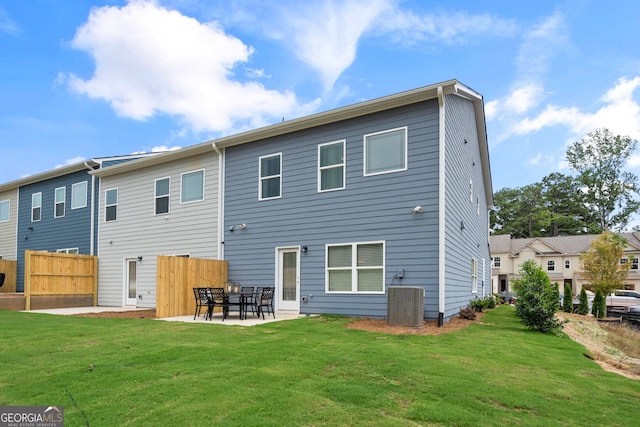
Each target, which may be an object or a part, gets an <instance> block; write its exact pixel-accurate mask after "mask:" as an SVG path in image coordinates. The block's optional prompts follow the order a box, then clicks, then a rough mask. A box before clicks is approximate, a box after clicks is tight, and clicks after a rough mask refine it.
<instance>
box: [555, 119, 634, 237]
mask: <svg viewBox="0 0 640 427" xmlns="http://www.w3.org/2000/svg"><path fill="white" fill-rule="evenodd" d="M637 144H638V141H636V140H634V139H631V138H630V137H628V136H620V135H614V134H612V133H611V132H610V131H609V130H608V129H596V130H595V131H593V132H591V133H589V134H588V135H587V136H586V137H584V138H583V139H582V140H581V141H576V142H574V143H573V144H572V145H571V146H570V147H569V148H568V150H567V161H568V162H569V165H570V166H571V168H572V169H573V170H575V171H576V172H577V173H578V177H577V179H578V180H579V181H580V183H581V185H582V189H583V191H584V195H585V201H586V203H587V205H588V206H589V207H591V209H592V210H593V211H594V213H595V215H596V216H597V219H598V225H599V227H600V230H601V231H604V230H611V231H622V230H624V228H625V227H626V226H627V224H628V223H629V219H630V217H631V215H632V214H633V213H635V212H636V211H637V210H638V208H640V202H639V201H638V200H634V198H633V197H634V195H637V194H638V193H639V186H638V178H637V177H636V175H634V174H632V173H630V172H627V171H624V170H623V167H624V166H625V164H626V163H627V161H628V160H629V158H630V157H631V154H632V153H633V152H634V150H635V149H636V146H637Z"/></svg>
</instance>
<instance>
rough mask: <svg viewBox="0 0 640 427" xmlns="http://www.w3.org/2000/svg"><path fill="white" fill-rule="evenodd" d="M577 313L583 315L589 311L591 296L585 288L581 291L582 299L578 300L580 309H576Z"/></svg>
mask: <svg viewBox="0 0 640 427" xmlns="http://www.w3.org/2000/svg"><path fill="white" fill-rule="evenodd" d="M576 313H578V314H582V315H583V316H584V315H585V314H588V313H589V298H588V297H587V291H586V290H585V289H584V288H582V290H581V291H580V300H579V302H578V309H577V310H576Z"/></svg>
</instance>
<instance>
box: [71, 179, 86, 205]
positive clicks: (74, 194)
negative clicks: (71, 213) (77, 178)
mask: <svg viewBox="0 0 640 427" xmlns="http://www.w3.org/2000/svg"><path fill="white" fill-rule="evenodd" d="M86 206H87V181H82V182H76V183H75V184H73V185H71V209H79V208H84V207H86Z"/></svg>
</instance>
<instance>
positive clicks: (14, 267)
mask: <svg viewBox="0 0 640 427" xmlns="http://www.w3.org/2000/svg"><path fill="white" fill-rule="evenodd" d="M0 273H4V274H5V277H4V285H2V287H1V288H0V292H2V293H5V294H6V293H10V292H15V291H16V279H17V277H18V261H9V260H6V259H0Z"/></svg>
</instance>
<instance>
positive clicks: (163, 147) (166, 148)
mask: <svg viewBox="0 0 640 427" xmlns="http://www.w3.org/2000/svg"><path fill="white" fill-rule="evenodd" d="M181 148H182V147H180V146H178V145H173V146H171V147H169V146H168V145H156V146H155V147H151V152H152V153H163V152H165V151H176V150H179V149H181Z"/></svg>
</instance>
